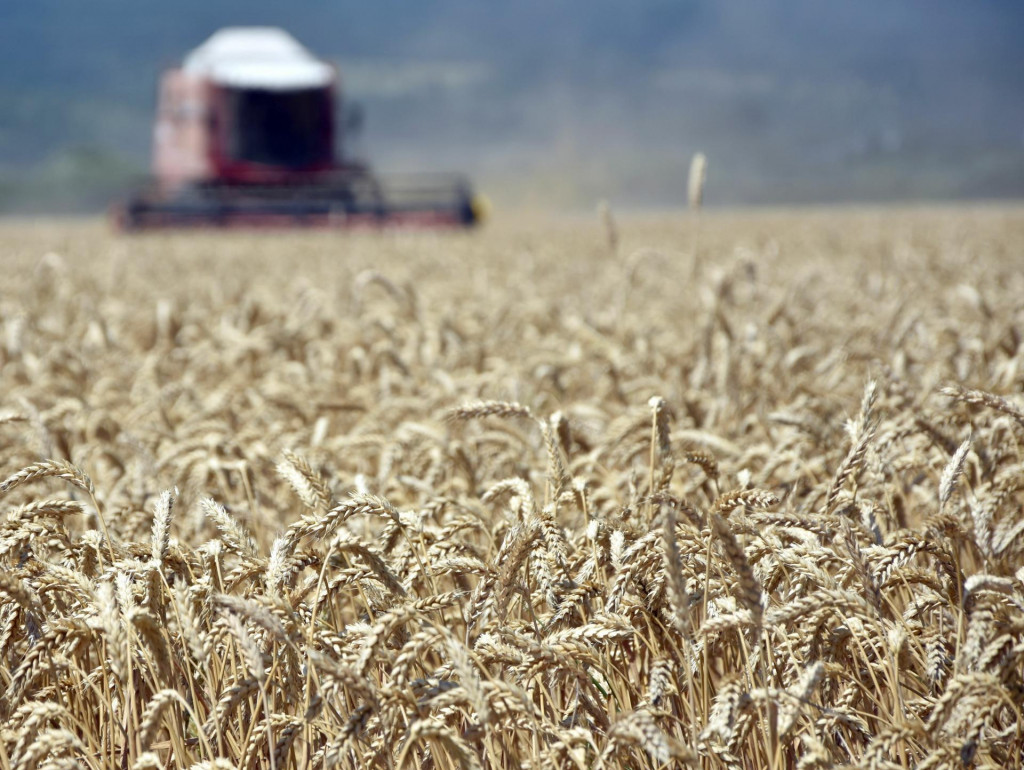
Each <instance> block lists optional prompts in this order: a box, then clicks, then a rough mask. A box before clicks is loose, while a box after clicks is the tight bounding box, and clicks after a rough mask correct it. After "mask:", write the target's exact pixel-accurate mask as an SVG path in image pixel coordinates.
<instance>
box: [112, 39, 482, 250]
mask: <svg viewBox="0 0 1024 770" xmlns="http://www.w3.org/2000/svg"><path fill="white" fill-rule="evenodd" d="M339 101H340V91H339V88H338V72H337V69H336V68H335V67H334V66H332V65H331V64H328V63H327V62H324V61H322V60H320V59H318V58H317V57H315V56H314V55H313V54H311V53H310V52H309V51H308V50H307V49H306V48H304V47H303V46H302V45H301V44H300V43H299V42H298V41H296V40H295V39H294V38H293V37H292V36H291V35H289V34H288V33H287V32H285V31H283V30H280V29H276V28H270V27H253V28H243V27H238V28H228V29H222V30H220V31H219V32H217V33H215V34H214V35H213V36H212V37H210V39H209V40H207V41H206V42H205V43H203V44H202V45H201V46H199V47H198V48H196V49H195V50H194V51H192V52H191V53H189V54H188V55H187V56H186V57H185V59H184V61H183V62H182V64H181V66H180V67H177V68H174V69H170V70H168V71H166V72H165V73H164V74H163V76H162V77H161V80H160V88H159V96H158V106H157V115H156V122H155V127H154V135H153V173H154V179H153V181H152V183H151V184H150V185H149V186H147V187H146V188H145V189H143V190H140V191H138V192H136V193H135V194H134V195H132V196H131V197H130V198H129V199H128V200H127V201H125V202H124V203H122V204H120V205H118V206H117V207H115V212H114V213H115V219H116V221H117V222H118V223H119V224H120V225H121V227H123V228H124V229H126V230H138V229H149V228H159V227H171V228H174V227H190V226H200V227H238V226H247V227H248V226H284V227H291V226H327V227H360V226H362V227H367V226H369V227H380V226H405V225H411V226H426V227H443V226H449V227H461V226H469V225H472V224H474V223H476V222H477V221H478V220H479V218H480V213H481V211H480V205H479V203H478V201H477V200H476V199H475V198H474V196H473V193H472V190H471V188H470V186H469V184H468V183H467V182H466V181H465V180H464V179H463V178H461V177H458V176H453V175H440V174H426V175H423V174H420V175H405V176H381V175H378V174H374V173H373V172H372V171H371V170H370V169H369V168H368V167H367V166H366V165H365V164H362V163H359V162H356V161H351V160H348V159H346V156H345V153H344V152H343V146H344V144H343V140H344V132H343V130H342V129H343V128H345V127H346V124H348V127H349V128H352V127H354V124H355V122H356V121H355V120H351V119H350V120H343V121H336V115H338V114H339V113H340V112H341V110H340V104H339ZM359 122H361V121H359Z"/></svg>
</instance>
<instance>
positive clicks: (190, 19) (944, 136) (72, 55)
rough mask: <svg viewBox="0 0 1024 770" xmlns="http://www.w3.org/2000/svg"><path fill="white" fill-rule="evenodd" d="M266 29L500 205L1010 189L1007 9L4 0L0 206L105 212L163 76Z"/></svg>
mask: <svg viewBox="0 0 1024 770" xmlns="http://www.w3.org/2000/svg"><path fill="white" fill-rule="evenodd" d="M231 24H274V25H280V26H284V27H286V28H288V29H289V30H291V31H292V32H293V33H294V34H295V35H296V36H297V37H298V38H299V39H300V40H302V41H303V42H305V43H306V44H307V45H309V46H310V48H312V49H313V50H315V51H316V52H318V53H320V54H322V55H324V56H326V57H328V58H331V59H333V60H335V61H337V62H338V63H339V65H340V66H341V68H342V72H343V74H344V77H345V83H346V85H347V89H348V92H349V94H350V95H351V96H352V97H353V98H355V99H357V100H358V101H359V102H361V103H362V105H363V107H364V108H365V113H366V115H367V122H366V129H365V131H364V134H363V136H362V137H360V138H359V139H358V140H357V141H356V142H355V146H354V148H353V151H354V152H357V153H359V154H361V155H367V156H370V157H371V158H372V159H373V160H374V161H375V162H376V163H377V164H378V165H380V166H383V167H385V168H391V169H400V170H418V169H432V168H448V169H459V170H464V171H466V172H468V173H469V174H471V175H473V176H474V177H476V178H477V179H479V180H480V181H481V182H483V184H484V186H485V187H487V188H488V189H489V191H490V192H492V193H493V194H495V196H496V197H498V198H499V199H501V198H505V199H508V200H518V201H534V202H537V203H544V204H551V203H561V204H564V205H570V206H578V205H590V204H591V202H592V201H593V200H594V199H595V198H598V197H611V198H612V199H613V200H614V201H615V202H616V203H621V204H624V205H628V204H635V205H673V204H679V203H681V202H682V201H684V200H685V184H686V174H685V167H686V164H687V162H688V160H689V156H690V155H691V153H692V152H693V151H695V150H697V149H700V150H703V151H705V152H706V153H707V154H708V155H709V157H710V159H711V174H710V183H709V194H708V198H709V201H710V202H711V203H716V202H717V203H723V202H727V203H735V202H778V203H786V202H801V201H823V200H836V201H839V200H878V199H898V198H904V199H905V198H966V197H1010V196H1024V46H1022V45H1021V44H1020V41H1021V40H1024V5H1022V4H1021V3H1019V2H1016V0H979V2H974V3H963V2H958V1H956V0H901V1H900V2H893V1H892V0H862V2H859V3H845V4H839V3H822V2H815V0H730V2H714V1H713V0H699V1H695V2H684V1H682V0H677V1H676V2H667V1H665V0H634V2H631V3H628V4H626V3H621V2H611V0H561V2H559V1H558V0H554V1H552V0H518V1H517V2H515V3H498V2H494V1H493V0H483V1H482V0H476V1H475V2H470V0H425V1H424V2H417V3H414V2H408V1H407V0H378V1H377V2H374V3H356V2H328V1H327V0H302V1H298V2H295V3H290V4H287V8H285V4H281V3H278V2H272V1H271V0H245V1H244V2H243V1H242V0H221V1H220V2H217V3H210V2H199V0H180V1H179V2H175V3H163V4H157V3H152V2H145V3H140V2H133V1H131V0H90V2H88V3H82V2H78V1H77V0H35V2H32V3H28V2H17V1H15V2H5V3H3V4H0V105H2V106H0V210H4V209H7V210H12V209H14V210H17V209H26V208H40V209H75V208H89V207H95V206H98V205H100V204H101V203H102V201H103V200H104V199H105V197H106V196H108V195H109V194H110V192H111V191H112V190H113V189H115V188H116V187H117V186H118V185H119V184H121V183H123V181H124V179H125V178H126V177H127V176H129V175H130V174H131V172H132V171H133V170H134V171H138V172H139V173H144V172H145V167H146V162H147V161H146V159H147V154H148V145H149V134H150V120H151V117H152V109H153V104H154V98H153V93H154V85H155V81H156V77H157V74H158V72H159V70H160V69H161V68H162V67H164V66H167V65H168V64H171V63H173V62H175V61H176V60H177V59H178V58H179V57H180V56H181V55H182V54H183V53H184V52H185V51H186V50H188V49H189V48H191V47H193V46H195V45H196V44H198V43H199V42H201V41H202V40H203V39H204V38H205V37H206V36H207V35H208V34H209V33H211V32H212V31H214V30H215V29H217V28H219V27H221V26H225V25H231Z"/></svg>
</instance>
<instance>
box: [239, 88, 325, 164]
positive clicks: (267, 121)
mask: <svg viewBox="0 0 1024 770" xmlns="http://www.w3.org/2000/svg"><path fill="white" fill-rule="evenodd" d="M227 106H228V109H227V114H228V115H229V116H230V121H231V124H232V125H231V130H230V132H229V133H230V152H231V156H232V158H233V159H235V160H240V161H248V162H250V163H265V164H268V165H273V166H285V167H289V168H301V167H304V166H313V165H317V164H323V163H330V162H331V160H332V157H331V156H332V139H331V122H330V121H331V114H330V110H331V104H330V95H329V93H328V92H327V91H325V90H324V89H319V88H317V89H307V90H299V91H269V90H257V89H235V90H232V91H229V92H228V105H227Z"/></svg>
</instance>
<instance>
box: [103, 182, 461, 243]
mask: <svg viewBox="0 0 1024 770" xmlns="http://www.w3.org/2000/svg"><path fill="white" fill-rule="evenodd" d="M114 215H115V218H116V220H117V222H118V224H119V225H120V226H121V227H122V228H123V229H124V230H148V229H158V228H181V227H209V228H232V227H246V228H248V227H295V226H302V227H338V228H352V227H355V228H381V227H387V228H391V227H446V226H448V227H466V226H468V225H472V224H474V223H476V221H477V220H478V218H479V207H478V206H477V205H476V203H475V201H474V199H473V195H472V193H471V191H470V189H469V186H468V185H467V184H466V183H465V182H464V181H463V180H461V179H460V178H457V177H448V176H434V175H426V176H395V177H388V178H381V177H376V176H374V177H360V178H356V179H351V178H339V179H335V180H329V181H327V182H324V183H322V184H317V185H310V184H303V185H296V186H287V185H272V186H249V185H219V184H206V185H196V186H192V187H189V188H186V189H184V190H180V191H178V192H175V193H174V194H172V195H167V194H164V193H162V192H161V191H160V190H159V189H158V188H151V189H149V190H145V191H142V192H140V193H138V194H136V195H135V196H134V197H133V198H131V199H130V200H128V201H127V202H126V203H124V204H123V205H121V206H119V207H117V208H116V209H115V212H114Z"/></svg>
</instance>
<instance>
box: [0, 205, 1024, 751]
mask: <svg viewBox="0 0 1024 770" xmlns="http://www.w3.org/2000/svg"><path fill="white" fill-rule="evenodd" d="M697 227H700V232H699V237H698V233H697V232H696V228H697ZM1022 249H1024V211H1022V210H1020V209H1015V208H1009V207H1007V208H995V207H988V208H978V209H974V210H968V209H966V208H948V209H919V210H895V209H894V210H888V211H881V210H859V211H858V210H836V211H824V210H822V211H811V212H795V211H790V212H786V211H777V212H762V213H746V214H724V213H723V214H712V215H705V216H704V217H703V219H702V221H700V222H699V223H698V221H697V220H696V218H694V217H692V216H687V215H683V214H677V215H669V214H666V215H661V216H649V217H640V216H633V217H619V219H618V221H617V222H616V220H615V219H614V216H613V214H612V212H610V211H607V210H606V211H605V213H604V215H603V217H599V216H594V217H583V216H581V217H578V218H574V219H561V220H547V219H540V218H521V219H517V220H515V221H513V222H510V223H506V224H501V223H496V224H494V225H492V226H489V227H486V228H484V229H483V230H481V231H479V232H474V233H456V234H383V235H381V234H377V235H374V234H351V235H338V234H333V233H315V232H314V233H229V234H221V235H218V234H214V233H200V234H178V235H173V236H138V237H131V238H120V237H117V236H114V235H112V234H111V233H109V232H108V231H107V230H106V228H104V227H103V226H101V225H98V224H93V223H76V222H64V223H42V222H40V223H32V222H24V223H10V222H9V223H4V224H0V260H2V265H3V268H4V271H3V272H4V281H3V283H2V284H0V326H2V329H0V446H2V447H3V452H2V454H0V461H2V468H0V473H2V479H3V480H2V481H0V509H2V513H0V768H2V769H3V770H7V769H8V768H26V769H27V770H32V769H33V768H40V769H42V768H47V769H52V770H57V769H58V768H119V769H121V770H129V769H132V768H139V769H140V770H141V769H142V768H189V767H195V768H246V769H247V770H250V769H252V768H265V769H269V770H285V769H286V768H333V767H346V768H364V767H379V768H387V769H388V770H401V769H402V768H426V769H430V768H437V770H450V769H451V768H473V769H474V770H476V769H482V768H502V769H504V768H579V769H580V770H583V769H585V768H660V767H684V766H690V767H695V768H749V769H754V768H772V769H775V768H793V767H797V768H808V769H810V768H831V767H857V768H912V767H917V768H961V767H966V768H975V767H977V768H982V767H986V768H1003V767H1019V766H1020V763H1021V753H1022V750H1024V720H1022V719H1021V710H1022V708H1024V566H1022V565H1024V515H1022V503H1024V450H1022V447H1021V443H1020V442H1021V439H1022V438H1024V395H1022V389H1024V276H1022V274H1021V271H1020V267H1021V265H1022V257H1024V254H1022ZM695 257H696V258H695Z"/></svg>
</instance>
